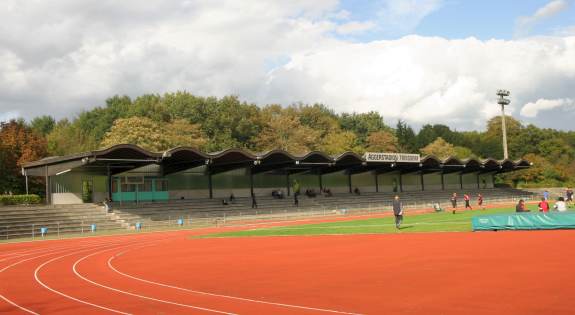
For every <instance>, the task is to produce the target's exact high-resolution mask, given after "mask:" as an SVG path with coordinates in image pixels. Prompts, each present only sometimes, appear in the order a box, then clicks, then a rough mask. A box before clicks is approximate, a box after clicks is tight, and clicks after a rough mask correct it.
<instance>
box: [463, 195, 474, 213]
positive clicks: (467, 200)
mask: <svg viewBox="0 0 575 315" xmlns="http://www.w3.org/2000/svg"><path fill="white" fill-rule="evenodd" d="M463 200H465V209H468V208H469V210H473V208H471V205H470V204H469V202H470V201H471V198H469V195H468V194H463Z"/></svg>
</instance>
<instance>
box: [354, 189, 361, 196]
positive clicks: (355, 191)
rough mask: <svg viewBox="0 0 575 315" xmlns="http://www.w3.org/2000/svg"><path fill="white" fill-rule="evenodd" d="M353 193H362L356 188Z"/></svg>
mask: <svg viewBox="0 0 575 315" xmlns="http://www.w3.org/2000/svg"><path fill="white" fill-rule="evenodd" d="M353 193H354V194H356V195H358V196H359V195H361V192H360V191H359V188H357V187H355V189H354V190H353Z"/></svg>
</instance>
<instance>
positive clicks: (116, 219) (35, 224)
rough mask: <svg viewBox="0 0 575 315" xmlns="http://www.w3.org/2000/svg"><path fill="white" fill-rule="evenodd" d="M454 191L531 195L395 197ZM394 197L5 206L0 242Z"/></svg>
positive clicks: (379, 202)
mask: <svg viewBox="0 0 575 315" xmlns="http://www.w3.org/2000/svg"><path fill="white" fill-rule="evenodd" d="M452 192H456V193H457V194H458V195H459V196H460V199H459V200H460V204H461V206H463V194H464V193H468V194H470V195H471V197H472V199H473V201H472V204H475V203H476V200H475V199H476V196H477V193H479V192H480V193H481V194H483V196H484V200H485V202H486V203H490V202H494V201H500V200H508V201H511V200H517V199H519V198H525V199H530V198H531V197H532V196H533V193H531V192H526V191H523V190H517V189H512V188H494V189H482V190H478V189H467V190H459V191H423V192H422V191H411V192H402V193H398V195H400V197H401V199H402V201H403V203H404V205H405V206H406V208H408V209H409V208H429V207H431V205H432V204H434V203H440V204H441V205H442V206H443V207H448V205H449V197H450V196H451V193H452ZM394 195H395V193H389V192H386V193H362V194H361V195H355V194H348V193H345V194H334V195H333V196H330V197H326V196H322V195H318V196H316V197H312V198H310V197H307V196H305V195H303V194H302V195H300V196H299V198H298V199H299V207H295V206H294V200H293V196H286V197H285V198H284V199H275V198H273V197H272V196H258V197H257V203H258V208H257V209H252V208H251V199H250V198H246V197H243V198H236V200H235V202H233V203H229V204H228V205H223V204H222V199H185V200H171V201H168V202H155V203H154V202H146V203H138V204H135V203H123V204H120V203H117V202H116V203H114V204H113V205H112V207H113V210H114V211H113V213H106V211H105V210H104V209H103V207H101V206H98V205H94V204H78V205H57V206H5V207H0V239H8V238H16V237H30V236H32V235H33V234H34V235H35V236H39V235H40V228H41V227H47V228H48V233H49V235H54V234H55V233H62V234H64V233H79V232H88V231H90V225H91V224H96V225H97V230H98V231H103V230H121V229H126V228H134V226H135V224H136V223H141V224H143V225H144V226H161V225H167V224H173V223H174V222H175V221H176V220H178V219H185V220H187V222H188V223H189V222H191V221H194V222H196V223H197V222H209V224H213V222H214V220H218V219H219V218H222V217H224V216H227V217H228V218H234V217H238V216H242V217H244V218H246V217H253V218H254V219H256V218H258V217H262V215H263V216H265V215H266V214H268V215H269V214H277V213H294V212H314V211H324V212H325V211H326V210H329V211H335V210H343V209H345V210H353V209H367V208H371V209H389V207H390V205H391V201H392V199H393V196H394ZM202 220H203V221H202Z"/></svg>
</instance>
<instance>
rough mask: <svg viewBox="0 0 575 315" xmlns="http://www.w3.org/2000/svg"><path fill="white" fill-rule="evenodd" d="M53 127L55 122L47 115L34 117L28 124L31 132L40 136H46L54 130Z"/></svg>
mask: <svg viewBox="0 0 575 315" xmlns="http://www.w3.org/2000/svg"><path fill="white" fill-rule="evenodd" d="M55 125H56V121H55V120H54V118H53V117H52V116H47V115H44V116H39V117H36V118H34V119H32V121H31V122H30V127H31V128H32V130H34V131H35V132H36V133H38V134H39V135H42V136H46V135H48V134H49V133H50V132H51V131H52V129H54V126H55Z"/></svg>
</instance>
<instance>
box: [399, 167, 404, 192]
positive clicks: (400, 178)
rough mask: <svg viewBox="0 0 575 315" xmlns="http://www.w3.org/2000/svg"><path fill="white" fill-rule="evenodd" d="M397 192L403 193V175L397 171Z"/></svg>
mask: <svg viewBox="0 0 575 315" xmlns="http://www.w3.org/2000/svg"><path fill="white" fill-rule="evenodd" d="M399 192H403V175H402V174H401V171H399Z"/></svg>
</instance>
